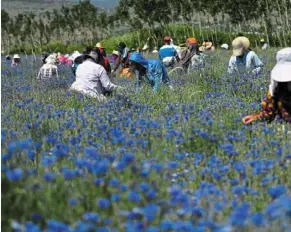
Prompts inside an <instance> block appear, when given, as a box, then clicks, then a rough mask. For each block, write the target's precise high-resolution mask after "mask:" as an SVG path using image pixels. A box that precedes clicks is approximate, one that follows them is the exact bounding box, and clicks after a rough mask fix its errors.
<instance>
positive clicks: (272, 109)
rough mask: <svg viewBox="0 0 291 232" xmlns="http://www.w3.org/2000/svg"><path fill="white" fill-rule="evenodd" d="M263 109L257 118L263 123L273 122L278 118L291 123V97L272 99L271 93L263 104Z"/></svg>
mask: <svg viewBox="0 0 291 232" xmlns="http://www.w3.org/2000/svg"><path fill="white" fill-rule="evenodd" d="M261 105H262V109H261V111H260V112H259V113H258V114H256V116H257V118H258V119H259V120H262V121H269V122H271V121H273V120H274V119H275V118H276V116H279V118H281V119H283V120H284V121H285V122H288V123H291V112H290V111H291V96H290V95H289V96H287V98H286V97H279V98H277V99H276V98H275V97H272V96H271V94H270V92H268V93H267V96H266V97H265V99H264V100H263V101H262V103H261Z"/></svg>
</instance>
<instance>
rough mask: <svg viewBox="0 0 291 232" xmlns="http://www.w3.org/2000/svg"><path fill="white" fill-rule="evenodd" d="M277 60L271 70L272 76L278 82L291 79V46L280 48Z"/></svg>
mask: <svg viewBox="0 0 291 232" xmlns="http://www.w3.org/2000/svg"><path fill="white" fill-rule="evenodd" d="M276 60H277V64H276V65H275V67H274V68H273V70H272V72H271V78H272V79H273V80H274V81H278V82H289V81H291V75H290V74H291V47H288V48H283V49H281V50H279V51H278V52H277V55H276Z"/></svg>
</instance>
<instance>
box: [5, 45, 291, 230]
mask: <svg viewBox="0 0 291 232" xmlns="http://www.w3.org/2000/svg"><path fill="white" fill-rule="evenodd" d="M259 55H260V56H261V58H262V60H263V61H264V63H265V71H264V74H263V75H262V76H260V77H258V78H254V79H250V78H243V77H242V78H234V77H228V76H227V75H226V74H225V73H226V68H227V63H228V59H229V57H230V53H222V52H217V53H215V54H212V55H211V54H209V55H208V56H207V58H206V59H207V65H206V68H205V71H204V72H203V73H193V74H191V75H189V76H181V75H179V74H177V73H176V74H174V73H173V74H171V81H172V85H173V87H174V91H171V90H169V89H167V88H162V89H161V90H160V91H159V92H157V93H155V94H153V92H152V90H151V89H150V88H148V87H147V86H144V87H143V88H142V89H141V90H136V89H135V87H134V82H133V81H132V80H129V79H116V80H115V82H116V83H119V84H120V85H122V86H124V87H126V88H125V90H122V92H118V93H117V94H116V95H115V96H113V97H112V98H109V99H108V101H107V102H106V103H104V104H100V103H98V102H96V100H94V99H90V98H86V97H83V96H81V95H79V94H76V93H72V92H69V91H68V86H69V85H70V83H72V81H73V77H72V74H71V72H70V69H69V68H68V67H60V73H61V78H60V80H54V81H51V82H38V81H37V80H36V75H37V72H38V69H39V67H40V63H39V62H35V61H33V57H27V58H24V59H23V63H22V67H21V68H19V69H16V70H11V69H10V67H8V66H7V65H6V64H5V61H3V59H2V76H1V87H2V91H1V94H2V99H1V126H2V129H1V144H2V147H1V152H2V154H1V161H2V164H1V170H2V175H1V180H2V197H1V198H2V202H1V203H2V209H1V210H2V218H1V222H2V229H3V231H27V232H28V231H29V232H38V231H47V232H53V231H58V232H63V231H64V232H65V231H71V232H73V231H74V232H77V231H80V232H89V231H97V232H106V231H127V232H135V231H145V232H156V231H179V232H180V231H193V232H194V231H195V232H204V231H215V232H228V231H229V232H230V231H290V230H291V194H290V193H291V179H290V173H291V172H290V171H291V168H290V161H291V127H290V125H284V124H280V123H279V122H273V123H272V124H267V123H264V122H259V123H256V124H253V125H251V126H245V125H243V124H242V122H241V118H242V117H243V116H244V115H246V114H248V113H253V112H256V111H258V110H259V108H260V101H261V99H262V98H263V97H264V95H265V93H266V91H267V89H268V83H269V79H270V76H269V74H270V71H271V69H272V67H273V65H274V62H275V50H272V51H270V50H269V51H268V52H265V53H259Z"/></svg>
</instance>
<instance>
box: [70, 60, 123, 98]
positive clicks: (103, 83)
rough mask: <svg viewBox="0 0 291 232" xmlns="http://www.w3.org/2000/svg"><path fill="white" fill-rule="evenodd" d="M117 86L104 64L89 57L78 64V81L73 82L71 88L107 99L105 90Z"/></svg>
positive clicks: (110, 89)
mask: <svg viewBox="0 0 291 232" xmlns="http://www.w3.org/2000/svg"><path fill="white" fill-rule="evenodd" d="M117 87H118V86H117V85H115V84H113V83H112V82H111V81H110V79H109V77H108V75H107V73H106V70H105V69H104V67H103V66H101V65H99V64H96V63H95V62H94V61H93V60H91V59H87V60H85V61H84V62H83V63H82V64H80V65H79V66H78V68H77V71H76V81H75V82H74V83H73V84H72V86H71V89H72V90H75V91H78V92H81V93H83V94H86V95H88V96H90V97H95V98H97V99H98V100H99V101H103V100H106V97H105V96H104V90H106V91H112V90H114V89H116V88H117Z"/></svg>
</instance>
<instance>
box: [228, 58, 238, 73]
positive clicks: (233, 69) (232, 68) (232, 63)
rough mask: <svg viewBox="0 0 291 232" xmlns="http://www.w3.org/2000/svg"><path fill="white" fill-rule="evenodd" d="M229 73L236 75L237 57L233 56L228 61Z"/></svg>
mask: <svg viewBox="0 0 291 232" xmlns="http://www.w3.org/2000/svg"><path fill="white" fill-rule="evenodd" d="M227 72H228V74H230V75H235V74H236V64H235V57H234V56H232V57H231V58H230V60H229V63H228V70H227Z"/></svg>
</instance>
